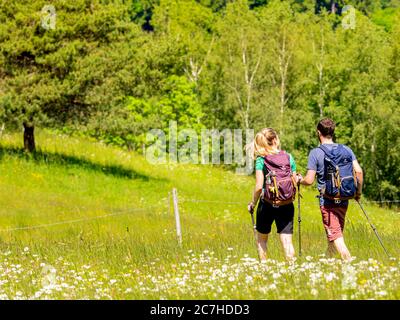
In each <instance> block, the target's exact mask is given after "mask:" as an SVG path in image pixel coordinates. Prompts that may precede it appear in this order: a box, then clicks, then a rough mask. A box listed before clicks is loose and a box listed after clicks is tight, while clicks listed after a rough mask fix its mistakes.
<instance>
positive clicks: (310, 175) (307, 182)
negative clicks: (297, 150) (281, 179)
mask: <svg viewBox="0 0 400 320" xmlns="http://www.w3.org/2000/svg"><path fill="white" fill-rule="evenodd" d="M316 174H317V171H315V170H308V171H307V174H306V176H305V177H304V178H300V184H302V185H304V186H311V185H312V184H313V183H314V180H315V175H316Z"/></svg>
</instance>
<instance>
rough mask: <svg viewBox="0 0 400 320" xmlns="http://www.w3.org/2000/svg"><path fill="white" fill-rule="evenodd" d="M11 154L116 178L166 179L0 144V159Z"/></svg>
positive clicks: (69, 156)
mask: <svg viewBox="0 0 400 320" xmlns="http://www.w3.org/2000/svg"><path fill="white" fill-rule="evenodd" d="M6 154H8V155H11V156H15V157H18V158H20V159H25V160H27V161H34V162H35V163H38V164H40V163H45V164H59V165H64V166H79V167H82V168H84V169H88V170H93V171H96V172H102V173H103V174H107V175H112V176H115V177H118V178H126V179H138V180H142V181H151V180H154V181H164V182H165V181H167V179H165V178H153V177H151V176H148V175H145V174H143V173H140V172H137V171H135V170H133V169H128V168H125V167H123V166H121V165H109V164H101V163H96V162H92V161H91V160H89V159H85V158H80V157H77V156H72V155H66V154H63V153H59V152H45V151H41V150H37V151H35V152H33V153H31V154H29V153H27V152H25V150H24V149H23V148H18V147H4V146H0V161H1V160H2V159H3V157H4V155H6Z"/></svg>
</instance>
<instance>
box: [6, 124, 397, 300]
mask: <svg viewBox="0 0 400 320" xmlns="http://www.w3.org/2000/svg"><path fill="white" fill-rule="evenodd" d="M37 138H38V145H40V147H41V148H42V149H41V152H40V153H37V154H36V155H34V156H30V155H27V154H25V153H24V152H23V150H22V148H20V143H21V141H20V136H19V135H3V137H2V141H1V145H0V151H1V152H0V156H1V157H2V158H1V157H0V158H1V159H0V160H1V161H0V172H1V179H0V194H1V197H0V299H21V300H22V299H24V300H25V299H33V300H37V299H68V300H75V299H95V300H98V299H107V300H108V299H211V300H213V299H399V298H400V272H399V268H400V262H399V257H400V251H399V250H400V247H399V243H400V238H399V233H398V229H399V228H398V226H399V218H400V215H399V212H398V208H395V207H384V206H382V207H379V206H377V205H374V204H368V203H367V204H366V209H367V210H368V213H369V215H370V218H371V220H372V221H373V223H374V224H375V225H376V227H377V229H378V230H379V233H380V235H381V237H382V241H383V243H384V244H385V247H386V248H387V250H388V252H389V253H390V254H391V255H392V256H393V257H395V258H392V259H389V258H387V257H386V255H385V253H384V251H383V250H382V247H381V246H380V244H379V242H378V241H377V239H376V237H375V235H374V234H373V231H372V230H371V228H370V226H369V225H368V223H367V221H366V219H365V217H364V216H363V214H362V212H361V211H360V209H359V207H358V206H357V205H355V204H354V203H351V204H350V205H349V210H348V214H347V215H348V217H347V218H346V228H345V238H346V243H347V244H348V247H349V249H350V252H351V254H352V255H354V256H355V257H357V258H355V259H354V260H353V261H352V262H350V263H343V262H341V261H340V260H338V259H333V258H328V257H326V256H324V255H320V254H321V253H322V252H325V250H326V238H325V233H324V230H323V226H322V223H321V214H320V212H319V208H318V200H317V199H316V198H315V190H313V189H312V188H309V189H306V188H304V190H303V192H302V195H303V198H302V211H301V214H302V225H301V228H302V229H301V230H302V234H301V236H302V237H301V239H302V243H301V245H302V248H303V256H302V257H298V259H297V260H296V261H295V262H293V263H287V262H285V261H284V256H283V252H282V248H281V245H280V242H279V238H278V237H276V234H275V232H276V230H275V227H274V230H273V235H271V237H270V239H269V240H268V252H269V257H270V258H271V259H270V260H268V261H267V262H266V263H260V262H258V260H257V259H256V254H257V252H256V248H255V244H254V238H253V226H252V224H251V219H250V216H249V214H248V212H247V210H246V205H247V202H248V200H249V195H250V193H251V190H252V188H253V187H254V177H246V176H240V175H235V174H234V173H232V172H229V171H227V170H223V169H221V168H214V167H207V166H191V165H182V164H176V165H164V166H161V165H160V166H157V168H156V169H155V167H154V166H152V165H150V164H149V163H147V162H146V161H145V160H144V158H143V157H141V156H140V155H137V154H135V153H132V152H126V151H122V150H120V149H116V148H111V147H109V146H105V145H102V144H99V143H93V142H92V141H87V140H86V139H83V138H82V139H81V138H78V137H75V138H72V137H68V136H64V135H57V134H54V133H50V132H44V131H38V132H37ZM199 182H201V183H199ZM172 188H176V189H177V190H178V199H179V212H180V219H181V227H182V238H183V241H182V243H181V244H180V243H178V241H177V237H176V229H175V217H174V212H173V203H172V201H171V190H172ZM296 214H297V213H296ZM296 218H297V217H296ZM294 232H295V233H294V235H293V240H294V245H295V248H296V249H297V248H298V245H299V242H298V224H297V223H296V220H295V229H294ZM296 254H298V252H296Z"/></svg>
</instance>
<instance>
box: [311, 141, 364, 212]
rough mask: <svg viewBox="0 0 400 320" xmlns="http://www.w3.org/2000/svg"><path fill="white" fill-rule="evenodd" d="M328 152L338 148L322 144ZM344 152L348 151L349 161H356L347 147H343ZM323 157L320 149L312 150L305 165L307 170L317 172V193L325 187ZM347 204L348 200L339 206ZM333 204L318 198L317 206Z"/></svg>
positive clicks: (336, 145)
mask: <svg viewBox="0 0 400 320" xmlns="http://www.w3.org/2000/svg"><path fill="white" fill-rule="evenodd" d="M323 145H324V146H325V147H326V148H327V149H328V150H329V151H332V150H333V149H336V148H337V147H338V144H337V143H324V144H323ZM344 148H345V149H346V150H348V151H349V152H350V154H351V159H352V161H354V160H357V158H356V156H355V155H354V152H353V150H351V149H350V148H349V147H347V146H344ZM324 157H325V153H324V152H323V151H322V150H321V149H320V148H315V149H312V150H311V152H310V154H309V156H308V165H307V170H314V171H316V172H317V187H318V191H320V192H321V190H322V189H323V187H324V186H325V181H324V172H325V167H324ZM348 203H349V201H348V200H343V201H341V202H340V205H343V206H347V205H348ZM332 204H335V201H333V200H329V199H324V198H322V197H321V198H320V202H319V205H320V206H323V205H332Z"/></svg>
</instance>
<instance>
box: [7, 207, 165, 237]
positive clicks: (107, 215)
mask: <svg viewBox="0 0 400 320" xmlns="http://www.w3.org/2000/svg"><path fill="white" fill-rule="evenodd" d="M155 208H159V206H157V207H156V206H153V207H147V208H134V209H129V210H125V211H120V212H115V213H108V214H105V215H101V216H94V217H84V218H79V219H72V220H63V221H58V222H53V223H46V224H38V225H33V226H26V227H16V228H8V229H0V232H12V231H21V230H33V229H41V228H48V227H53V226H60V225H65V224H73V223H79V222H84V221H90V220H98V219H104V218H109V217H115V216H121V215H127V214H131V213H133V212H143V211H148V210H151V209H155Z"/></svg>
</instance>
